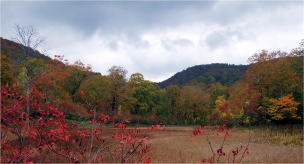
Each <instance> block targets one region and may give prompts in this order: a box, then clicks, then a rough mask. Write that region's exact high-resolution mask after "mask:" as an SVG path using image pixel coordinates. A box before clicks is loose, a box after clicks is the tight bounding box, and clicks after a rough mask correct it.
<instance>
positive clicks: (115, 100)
mask: <svg viewBox="0 0 304 164" xmlns="http://www.w3.org/2000/svg"><path fill="white" fill-rule="evenodd" d="M25 51H26V53H24V52H25ZM303 54H304V48H303V43H302V45H301V44H300V46H299V47H298V48H295V49H293V50H292V51H290V52H282V51H279V50H278V51H266V50H262V51H259V52H257V53H256V54H253V56H252V57H250V58H249V59H248V62H249V65H230V64H218V63H217V64H208V65H198V66H194V67H190V68H188V69H186V70H184V71H182V72H179V73H177V74H176V75H174V76H173V77H171V78H170V79H168V80H165V81H163V82H160V83H154V82H152V81H149V80H145V78H144V75H142V74H141V73H133V74H132V75H131V76H130V77H129V78H128V77H127V70H126V69H124V68H123V67H120V66H113V67H111V68H109V70H108V74H106V75H102V74H100V73H97V72H93V71H92V69H91V67H90V66H89V65H86V64H84V63H82V62H81V61H76V62H74V63H69V61H67V60H65V59H64V56H61V55H55V57H54V58H50V57H47V56H45V55H43V54H41V53H40V52H39V51H37V50H35V49H32V48H30V47H25V46H23V45H21V44H18V43H15V42H13V41H10V40H7V39H3V38H1V87H2V89H3V88H10V87H14V88H18V91H19V92H21V93H22V94H23V95H26V96H29V95H31V94H33V93H32V90H31V88H35V89H37V90H39V91H40V92H41V93H43V94H44V95H45V101H46V102H47V103H49V104H52V105H53V106H54V107H57V108H58V109H59V110H60V111H62V112H64V114H65V115H66V119H68V120H72V121H84V122H85V121H87V120H90V117H91V115H90V112H91V111H96V113H106V114H108V115H109V116H110V118H111V119H112V121H115V122H120V121H122V120H128V121H129V122H130V123H131V124H166V125H199V124H204V125H216V124H223V123H224V124H227V125H229V126H234V125H239V126H249V125H265V124H291V123H301V122H302V119H303ZM101 60H102V59H101ZM28 112H29V115H32V116H34V115H35V113H34V112H31V111H30V109H29V110H28Z"/></svg>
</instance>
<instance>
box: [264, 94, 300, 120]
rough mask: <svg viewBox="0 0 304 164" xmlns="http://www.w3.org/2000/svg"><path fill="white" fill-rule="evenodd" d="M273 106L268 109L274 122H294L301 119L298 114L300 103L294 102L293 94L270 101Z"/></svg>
mask: <svg viewBox="0 0 304 164" xmlns="http://www.w3.org/2000/svg"><path fill="white" fill-rule="evenodd" d="M269 101H270V103H271V105H270V106H269V108H268V109H267V113H268V114H269V115H270V116H271V119H273V120H278V121H279V120H292V119H300V118H301V117H299V116H298V115H297V114H296V111H297V106H298V105H299V103H298V102H296V101H294V99H293V97H292V95H291V94H289V95H286V96H282V97H280V98H278V99H274V98H272V99H270V100H269Z"/></svg>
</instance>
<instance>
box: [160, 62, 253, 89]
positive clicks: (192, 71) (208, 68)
mask: <svg viewBox="0 0 304 164" xmlns="http://www.w3.org/2000/svg"><path fill="white" fill-rule="evenodd" d="M247 67H248V66H247V65H233V64H220V63H214V64H206V65H197V66H193V67H189V68H187V69H186V70H183V71H181V72H178V73H176V74H175V75H173V76H172V77H170V78H169V79H167V80H164V81H162V82H160V83H158V85H159V86H160V87H161V88H165V87H167V86H168V85H186V84H190V83H194V82H201V83H206V84H209V83H213V82H219V83H221V84H222V85H231V84H233V83H234V82H236V81H237V80H239V79H241V78H242V75H243V74H244V72H245V70H246V69H247Z"/></svg>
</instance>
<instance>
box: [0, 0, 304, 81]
mask: <svg viewBox="0 0 304 164" xmlns="http://www.w3.org/2000/svg"><path fill="white" fill-rule="evenodd" d="M303 4H304V3H303V1H301V0H298V1H280V2H277V1H193V2H190V1H175V2H168V1H167V2H166V1H157V2H152V1H144V2H138V1H137V2H136V1H129V2H126V1H120V2H118V1H116V2H106V1H91V2H81V1H74V2H73V1H66V2H60V1H55V2H47V1H43V2H37V1H30V2H8V1H1V37H4V38H7V39H12V38H13V37H14V25H15V24H20V25H32V26H33V27H34V28H36V29H37V30H38V31H39V33H40V34H41V36H43V37H44V38H45V39H46V42H45V43H44V45H42V46H41V48H40V49H41V50H47V53H48V54H50V55H51V56H52V55H53V54H60V55H64V56H65V58H67V59H68V60H69V61H71V62H74V61H76V60H81V61H83V62H84V63H87V64H90V65H91V66H92V68H93V70H94V71H96V72H100V73H102V74H107V70H108V69H109V68H110V67H111V66H113V65H119V66H122V67H124V68H125V69H127V70H128V72H129V75H130V74H132V73H135V72H141V73H142V74H143V75H144V76H145V78H146V79H148V80H152V81H155V82H158V81H162V80H164V79H167V78H168V77H170V76H172V75H173V74H175V73H176V72H179V71H181V70H183V69H185V68H187V67H190V66H193V65H199V64H209V63H230V64H247V59H248V57H249V56H251V55H253V54H254V53H255V52H258V51H259V50H261V49H267V50H284V51H290V50H291V49H292V48H295V47H298V44H299V42H300V40H301V39H303V38H304V31H303V30H304V22H303V20H304V16H303V15H304V11H303V10H304V6H303Z"/></svg>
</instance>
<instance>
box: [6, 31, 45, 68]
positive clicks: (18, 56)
mask: <svg viewBox="0 0 304 164" xmlns="http://www.w3.org/2000/svg"><path fill="white" fill-rule="evenodd" d="M0 40H1V55H4V56H6V57H8V58H9V60H10V61H11V62H15V63H21V62H22V61H24V60H25V59H26V58H27V57H34V58H38V59H42V60H44V61H48V60H50V59H51V58H50V57H48V56H46V55H44V54H42V53H40V52H39V51H37V50H33V49H32V48H30V47H26V48H28V49H29V51H28V52H29V55H28V56H25V55H24V53H23V47H24V46H23V45H21V44H19V43H16V42H14V41H10V40H8V39H4V38H2V37H0Z"/></svg>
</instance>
